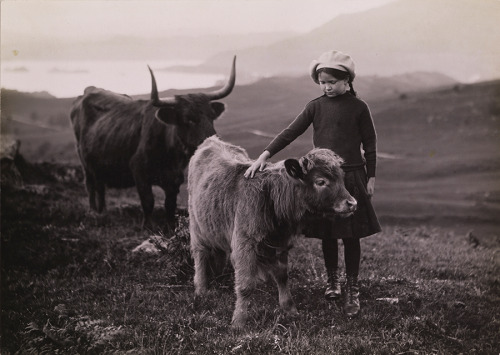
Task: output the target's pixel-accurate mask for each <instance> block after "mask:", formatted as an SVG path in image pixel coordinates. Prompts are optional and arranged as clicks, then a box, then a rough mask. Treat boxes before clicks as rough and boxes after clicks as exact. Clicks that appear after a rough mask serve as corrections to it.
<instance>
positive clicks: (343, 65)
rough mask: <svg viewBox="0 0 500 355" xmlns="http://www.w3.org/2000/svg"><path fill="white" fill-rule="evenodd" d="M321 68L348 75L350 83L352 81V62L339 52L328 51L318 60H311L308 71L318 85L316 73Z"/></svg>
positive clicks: (348, 57) (353, 74)
mask: <svg viewBox="0 0 500 355" xmlns="http://www.w3.org/2000/svg"><path fill="white" fill-rule="evenodd" d="M321 68H332V69H337V70H341V71H345V72H347V73H349V76H350V77H351V81H352V80H354V77H355V76H356V74H355V73H354V62H353V60H352V59H351V57H350V56H348V55H347V54H344V53H342V52H339V51H328V52H325V53H323V54H322V55H320V56H319V58H318V60H316V59H315V60H313V61H312V63H311V66H310V67H309V71H310V73H311V78H312V79H313V80H314V82H315V83H316V84H319V80H318V74H317V73H316V71H317V70H318V69H321Z"/></svg>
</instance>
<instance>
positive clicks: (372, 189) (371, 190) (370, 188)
mask: <svg viewBox="0 0 500 355" xmlns="http://www.w3.org/2000/svg"><path fill="white" fill-rule="evenodd" d="M366 191H367V192H368V196H370V197H372V196H373V193H374V192H375V177H371V178H369V179H368V184H367V186H366Z"/></svg>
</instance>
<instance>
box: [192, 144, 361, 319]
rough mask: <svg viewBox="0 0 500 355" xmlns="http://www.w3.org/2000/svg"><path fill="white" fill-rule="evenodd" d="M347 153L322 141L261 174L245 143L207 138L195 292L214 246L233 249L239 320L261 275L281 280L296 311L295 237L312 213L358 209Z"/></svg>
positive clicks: (195, 180) (196, 228) (198, 169)
mask: <svg viewBox="0 0 500 355" xmlns="http://www.w3.org/2000/svg"><path fill="white" fill-rule="evenodd" d="M341 162H342V161H341V159H340V158H339V157H338V156H337V155H335V154H334V153H333V152H331V151H329V150H326V149H314V150H312V151H311V152H309V153H308V154H307V155H306V156H304V157H302V158H301V159H300V162H299V161H297V160H295V159H287V160H286V161H282V162H279V163H276V164H270V165H269V167H267V168H266V169H265V170H264V171H262V172H260V173H258V174H256V176H255V177H254V178H253V179H245V178H244V176H243V174H244V172H245V170H246V169H247V168H248V167H249V166H250V164H251V163H252V162H251V160H250V159H249V157H248V155H247V153H246V152H245V151H244V150H243V149H242V148H240V147H237V146H234V145H231V144H228V143H225V142H223V141H221V140H220V139H218V138H216V137H210V138H208V139H206V140H205V142H203V143H202V144H201V145H200V147H199V148H198V150H197V151H196V153H195V154H194V156H193V157H192V159H191V161H190V163H189V180H188V191H189V218H190V233H191V252H192V254H193V258H194V261H195V277H194V284H195V292H196V294H202V293H203V292H204V291H205V290H206V287H207V265H208V259H209V257H210V255H211V254H212V253H213V251H214V250H222V251H224V252H225V253H227V254H228V255H230V256H231V262H232V264H233V267H234V270H235V291H236V307H235V311H234V314H233V320H232V324H233V326H234V327H236V328H241V327H242V326H243V325H244V324H245V321H246V318H247V308H248V302H249V294H250V293H251V291H252V289H253V288H254V287H255V283H256V281H257V280H258V278H259V277H265V276H267V275H270V276H271V277H272V278H273V279H274V280H275V281H276V283H277V285H278V290H279V302H280V306H281V307H282V308H284V309H285V310H287V311H290V312H292V313H293V312H296V308H295V305H294V302H293V300H292V297H291V294H290V291H289V289H288V286H287V279H288V275H287V261H288V250H289V248H290V243H291V237H292V236H293V235H295V234H297V232H298V227H299V224H300V221H301V219H302V218H303V217H304V215H305V214H306V212H307V213H314V214H316V213H321V214H325V213H326V214H333V213H345V214H349V213H352V212H353V211H354V209H355V206H356V201H355V200H354V199H353V198H352V197H351V196H350V195H349V193H348V192H347V190H346V189H345V188H344V183H343V173H342V170H341V168H340V164H341Z"/></svg>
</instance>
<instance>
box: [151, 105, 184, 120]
mask: <svg viewBox="0 0 500 355" xmlns="http://www.w3.org/2000/svg"><path fill="white" fill-rule="evenodd" d="M155 117H156V118H157V119H158V120H159V121H161V122H163V123H165V124H173V125H177V124H179V118H178V116H177V112H176V111H175V108H173V107H168V106H167V107H160V108H159V109H158V110H156V113H155Z"/></svg>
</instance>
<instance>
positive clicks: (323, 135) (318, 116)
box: [266, 92, 377, 178]
mask: <svg viewBox="0 0 500 355" xmlns="http://www.w3.org/2000/svg"><path fill="white" fill-rule="evenodd" d="M311 123H312V124H313V129H314V131H313V144H314V146H315V147H317V148H327V149H331V150H333V151H334V152H335V153H337V154H338V155H339V156H340V157H342V159H344V164H343V166H342V168H343V169H344V170H345V171H350V170H355V169H359V168H362V167H363V166H364V165H365V163H366V173H367V177H368V178H370V177H374V176H375V168H376V164H377V134H376V132H375V126H374V124H373V119H372V116H371V113H370V109H369V108H368V105H367V104H366V103H365V102H364V101H362V100H360V99H358V98H357V97H355V96H354V95H352V94H350V93H349V92H347V93H345V94H343V95H340V96H336V97H328V96H326V95H323V96H321V97H318V98H317V99H314V100H312V101H311V102H309V103H308V104H307V105H306V107H305V108H304V110H303V111H302V112H301V113H300V114H299V115H298V116H297V117H296V118H295V120H294V121H293V122H292V123H291V124H290V125H289V126H288V127H287V128H285V129H284V130H283V131H282V132H281V133H280V134H279V135H277V136H276V138H274V140H273V141H272V142H271V143H270V144H269V145H268V146H267V148H266V150H267V151H269V153H271V156H273V155H274V154H276V153H278V152H279V151H280V150H282V149H283V148H285V147H286V146H287V145H288V144H290V143H291V142H292V141H294V140H295V138H297V137H298V136H300V135H301V134H302V133H304V132H305V130H306V129H307V128H308V127H309V125H310V124H311ZM361 147H362V148H363V150H364V159H363V157H362V155H361Z"/></svg>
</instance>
